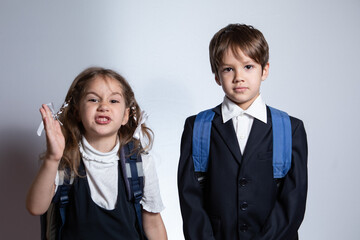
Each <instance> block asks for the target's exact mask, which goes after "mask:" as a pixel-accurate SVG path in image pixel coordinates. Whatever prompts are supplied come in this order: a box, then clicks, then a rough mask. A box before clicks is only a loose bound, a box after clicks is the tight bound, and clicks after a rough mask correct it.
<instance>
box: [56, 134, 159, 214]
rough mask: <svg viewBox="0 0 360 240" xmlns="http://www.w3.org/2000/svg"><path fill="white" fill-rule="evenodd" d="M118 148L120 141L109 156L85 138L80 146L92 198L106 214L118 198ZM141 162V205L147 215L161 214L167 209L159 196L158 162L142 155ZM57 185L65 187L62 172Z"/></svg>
mask: <svg viewBox="0 0 360 240" xmlns="http://www.w3.org/2000/svg"><path fill="white" fill-rule="evenodd" d="M119 147H120V144H119V141H118V143H117V145H116V146H115V147H114V148H113V149H112V150H111V151H110V152H107V153H103V152H100V151H98V150H96V149H95V148H93V147H92V146H91V145H90V144H89V143H88V142H87V140H86V139H85V137H83V138H82V142H81V143H80V144H79V149H80V153H81V156H82V160H83V162H84V165H85V169H86V175H87V179H88V183H89V188H90V193H91V198H92V200H93V201H94V202H95V203H96V204H97V205H98V206H100V207H102V208H105V209H107V210H112V209H114V208H115V205H116V200H117V195H118V189H117V186H118V184H117V182H118V163H119V161H118V160H119V156H118V151H119ZM141 158H142V161H143V171H144V194H143V197H142V200H141V201H140V203H141V205H142V206H143V209H145V210H146V211H148V212H153V213H158V212H161V211H162V210H164V208H165V207H164V205H163V202H162V199H161V195H160V188H159V180H158V176H157V173H156V166H155V161H154V159H153V158H152V157H151V155H150V154H141ZM115 183H116V184H115ZM55 184H56V186H58V185H60V184H62V179H60V177H59V171H58V173H57V175H56V179H55ZM55 191H56V190H55Z"/></svg>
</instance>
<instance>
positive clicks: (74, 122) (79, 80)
mask: <svg viewBox="0 0 360 240" xmlns="http://www.w3.org/2000/svg"><path fill="white" fill-rule="evenodd" d="M97 77H100V78H103V79H104V81H105V80H106V79H109V78H110V79H114V80H117V81H119V83H120V85H121V88H122V91H123V96H124V100H125V107H126V108H129V120H128V122H127V123H126V124H125V125H123V126H121V127H120V129H119V131H118V136H119V140H120V146H124V145H125V144H127V143H128V142H130V141H132V140H133V135H134V132H135V129H136V127H137V126H138V121H139V117H140V114H141V109H140V107H139V105H138V104H137V102H136V100H135V96H134V92H133V91H132V89H131V87H130V85H129V83H128V82H127V81H126V80H125V78H123V77H122V76H121V75H120V74H118V73H117V72H115V71H113V70H110V69H104V68H100V67H90V68H87V69H85V70H84V71H82V72H81V73H80V74H79V75H78V76H77V77H76V78H75V79H74V81H73V82H72V84H71V86H70V88H69V90H68V93H67V95H66V98H65V102H66V103H68V106H67V107H66V108H64V110H63V113H62V114H61V115H60V116H59V120H60V121H61V122H62V123H63V127H62V132H63V134H64V137H65V149H64V154H63V157H62V159H61V161H60V166H59V168H60V169H64V168H65V167H69V168H70V169H71V170H72V171H73V172H75V174H76V175H79V174H78V171H77V170H78V167H79V164H80V151H79V142H80V141H81V137H82V136H83V135H84V133H85V129H84V126H83V125H82V122H81V119H80V116H79V102H80V101H81V99H82V97H84V94H85V90H86V87H87V85H88V84H89V83H90V82H91V81H92V80H93V79H95V78H97ZM141 130H142V132H143V133H144V136H146V137H147V138H148V143H149V144H148V146H142V148H143V151H145V150H144V149H149V148H151V144H152V140H153V133H152V131H151V130H150V129H149V128H147V127H146V126H145V124H142V125H141ZM139 146H140V140H135V147H134V149H135V150H136V149H137V148H138V147H139ZM119 151H120V150H119Z"/></svg>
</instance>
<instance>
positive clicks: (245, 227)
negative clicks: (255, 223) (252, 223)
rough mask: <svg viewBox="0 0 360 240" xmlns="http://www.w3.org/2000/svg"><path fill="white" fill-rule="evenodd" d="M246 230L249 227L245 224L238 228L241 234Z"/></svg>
mask: <svg viewBox="0 0 360 240" xmlns="http://www.w3.org/2000/svg"><path fill="white" fill-rule="evenodd" d="M248 229H249V227H248V225H246V224H243V225H241V226H240V231H242V232H246V231H247V230H248Z"/></svg>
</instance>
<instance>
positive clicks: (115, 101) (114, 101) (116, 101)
mask: <svg viewBox="0 0 360 240" xmlns="http://www.w3.org/2000/svg"><path fill="white" fill-rule="evenodd" d="M110 102H111V103H119V102H120V101H118V100H110Z"/></svg>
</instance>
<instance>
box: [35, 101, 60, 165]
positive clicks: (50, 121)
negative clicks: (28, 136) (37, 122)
mask: <svg viewBox="0 0 360 240" xmlns="http://www.w3.org/2000/svg"><path fill="white" fill-rule="evenodd" d="M40 113H41V116H42V119H43V122H44V128H45V132H46V146H47V149H46V154H45V159H47V160H51V161H60V159H61V157H62V156H63V153H64V149H65V138H64V135H63V133H62V132H61V126H60V123H59V122H58V121H57V120H56V119H54V118H53V116H52V113H51V110H50V108H49V107H48V106H47V105H46V104H43V105H42V107H41V108H40Z"/></svg>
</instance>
